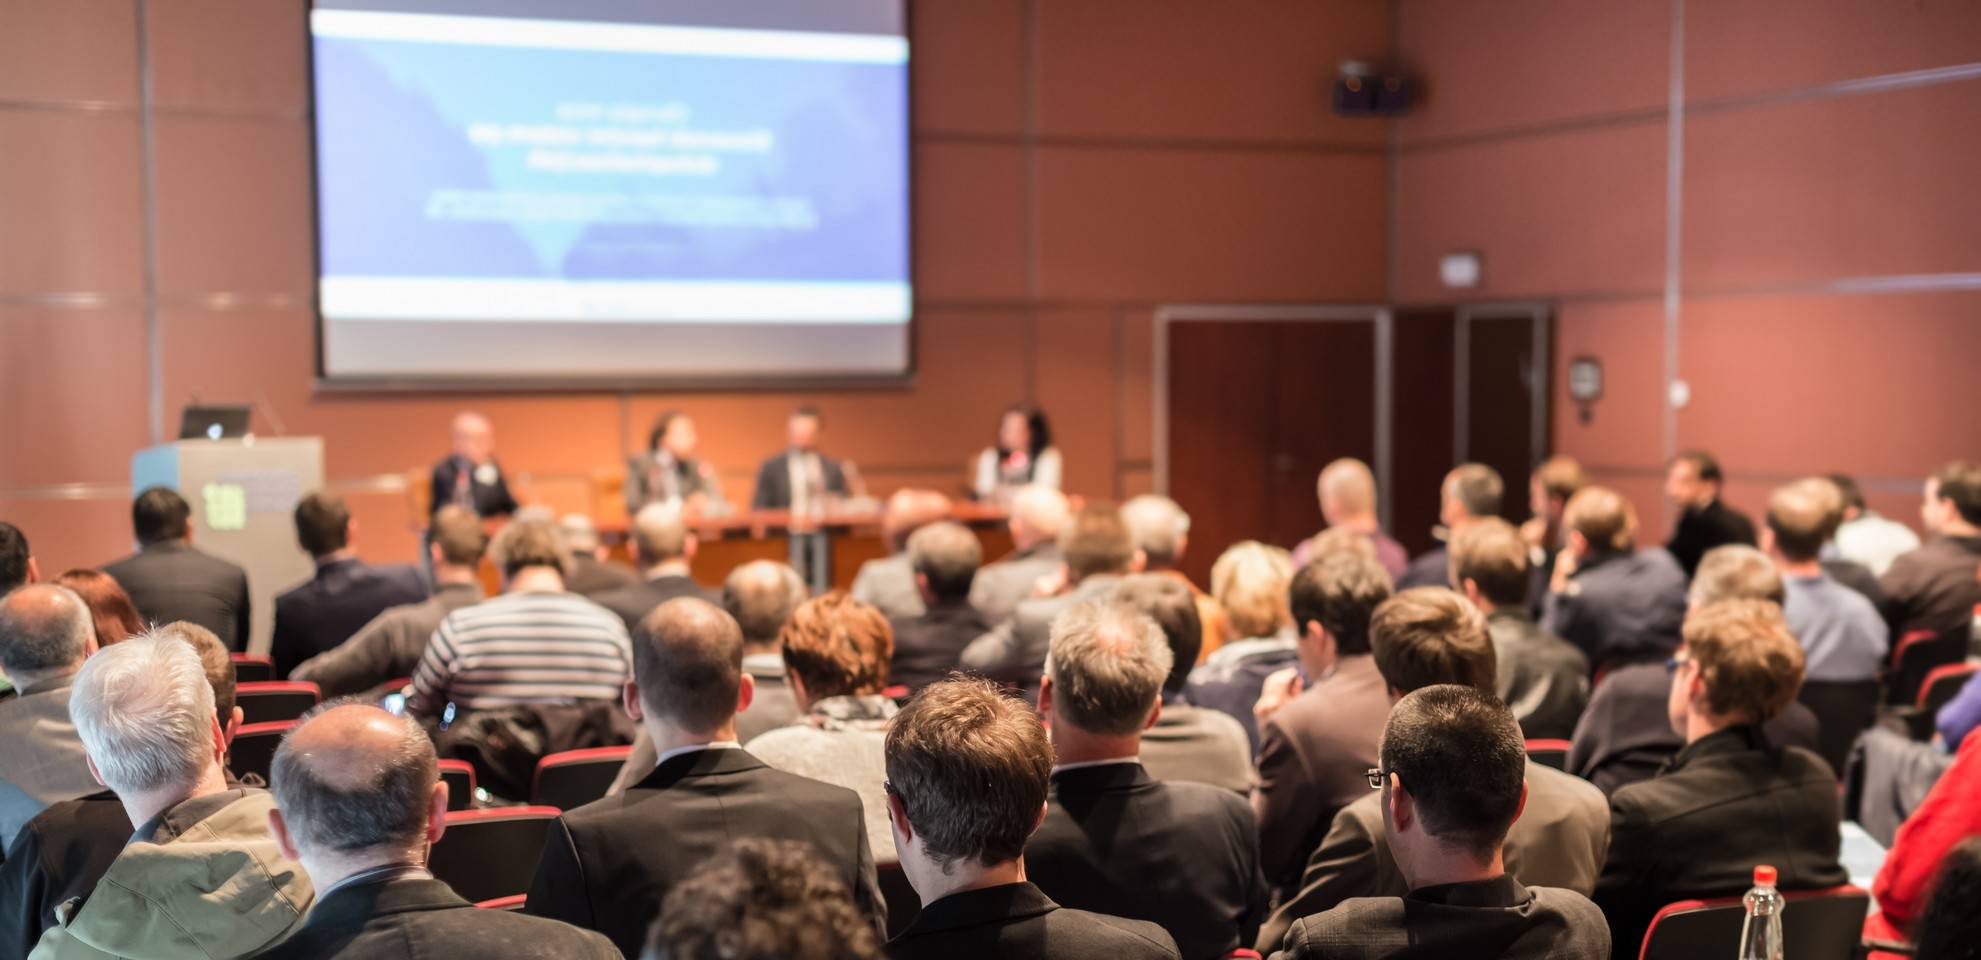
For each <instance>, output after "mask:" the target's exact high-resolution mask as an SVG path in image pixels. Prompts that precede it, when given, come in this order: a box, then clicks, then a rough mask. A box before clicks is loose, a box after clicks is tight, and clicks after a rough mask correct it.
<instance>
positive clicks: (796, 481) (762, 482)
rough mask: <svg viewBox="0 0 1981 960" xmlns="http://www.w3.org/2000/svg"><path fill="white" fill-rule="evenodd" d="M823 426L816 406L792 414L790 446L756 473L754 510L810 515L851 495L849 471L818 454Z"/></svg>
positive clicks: (786, 429)
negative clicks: (783, 511) (827, 501)
mask: <svg viewBox="0 0 1981 960" xmlns="http://www.w3.org/2000/svg"><path fill="white" fill-rule="evenodd" d="M822 425H823V422H822V421H821V419H820V417H819V411H818V408H817V407H814V406H812V405H810V404H806V405H805V406H802V407H799V408H798V409H796V410H793V411H791V419H789V420H787V421H785V423H784V436H785V439H786V440H787V441H788V442H787V445H786V447H785V449H784V451H783V452H781V453H779V454H777V455H776V456H773V457H771V458H770V459H768V460H765V461H764V463H763V467H762V468H761V469H759V470H758V471H757V493H756V499H755V500H754V501H753V502H752V503H751V505H750V506H751V509H755V510H790V511H792V512H794V513H808V512H814V511H818V510H821V509H823V508H824V506H825V501H826V500H828V499H830V498H833V497H844V496H848V495H850V494H851V492H852V491H851V489H850V488H849V487H848V485H847V476H846V468H845V467H844V466H843V465H841V464H840V462H839V461H837V460H834V459H832V458H831V457H828V456H826V455H825V454H822V453H820V452H819V427H820V426H822Z"/></svg>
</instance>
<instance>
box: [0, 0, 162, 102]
mask: <svg viewBox="0 0 1981 960" xmlns="http://www.w3.org/2000/svg"><path fill="white" fill-rule="evenodd" d="M137 61H138V58H137V8H136V7H135V6H133V5H132V3H131V2H130V0H62V2H60V3H50V2H48V0H0V100H20V101H32V100H39V101H53V102H66V103H76V102H92V101H93V102H100V103H120V104H131V103H136V102H137V99H138V70H137Z"/></svg>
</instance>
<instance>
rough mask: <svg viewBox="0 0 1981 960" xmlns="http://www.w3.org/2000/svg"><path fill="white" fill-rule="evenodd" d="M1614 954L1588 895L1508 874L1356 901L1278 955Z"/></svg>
mask: <svg viewBox="0 0 1981 960" xmlns="http://www.w3.org/2000/svg"><path fill="white" fill-rule="evenodd" d="M1636 953H1637V951H1636V950H1635V949H1633V950H1631V955H1632V956H1635V955H1636ZM1609 954H1610V936H1609V930H1608V928H1607V927H1605V926H1604V924H1603V914H1602V912H1601V911H1599V910H1597V909H1596V905H1595V904H1593V903H1590V902H1589V900H1588V898H1586V897H1584V896H1582V895H1581V894H1579V893H1575V892H1574V891H1571V890H1558V889H1555V888H1553V887H1527V886H1522V885H1521V883H1520V881H1518V880H1515V879H1513V878H1512V877H1511V876H1507V875H1505V874H1501V875H1500V876H1498V877H1495V878H1493V879H1491V880H1475V881H1473V882H1470V883H1450V884H1445V885H1443V886H1437V887H1425V888H1423V889H1421V890H1413V891H1411V892H1410V895H1409V896H1406V897H1366V898H1360V899H1355V900H1350V901H1348V902H1347V903H1344V904H1342V905H1341V906H1339V907H1336V908H1335V909H1333V910H1330V911H1328V912H1327V913H1323V914H1317V915H1315V916H1311V917H1308V918H1306V919H1304V920H1301V921H1300V922H1299V923H1296V924H1294V925H1293V930H1292V932H1291V933H1289V934H1287V937H1286V949H1285V950H1284V951H1282V952H1280V953H1275V954H1273V958H1274V960H1282V958H1284V960H1306V958H1310V957H1313V958H1320V957H1327V958H1336V957H1339V958H1343V960H1351V958H1352V960H1404V958H1425V960H1429V958H1445V957H1476V958H1480V960H1491V958H1502V960H1530V958H1531V960H1543V958H1566V960H1600V958H1602V957H1607V956H1609Z"/></svg>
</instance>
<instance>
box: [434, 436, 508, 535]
mask: <svg viewBox="0 0 1981 960" xmlns="http://www.w3.org/2000/svg"><path fill="white" fill-rule="evenodd" d="M453 437H454V452H452V453H450V454H448V455H447V458H446V459H444V460H442V461H440V462H439V463H436V464H434V465H433V496H432V497H431V498H430V499H429V500H428V506H427V509H428V510H430V511H438V510H439V509H440V508H441V507H444V506H447V505H448V504H450V503H451V504H456V505H458V506H463V507H468V508H470V509H472V510H474V511H475V512H476V513H477V514H480V515H481V516H484V517H506V516H508V515H510V514H512V513H515V512H516V498H515V497H513V496H511V495H510V493H509V483H508V481H506V480H505V479H503V476H502V467H501V466H499V465H498V464H496V462H495V425H494V424H491V423H489V422H488V418H487V417H484V416H482V415H481V414H479V413H474V412H472V411H462V412H461V413H458V414H455V415H454V425H453Z"/></svg>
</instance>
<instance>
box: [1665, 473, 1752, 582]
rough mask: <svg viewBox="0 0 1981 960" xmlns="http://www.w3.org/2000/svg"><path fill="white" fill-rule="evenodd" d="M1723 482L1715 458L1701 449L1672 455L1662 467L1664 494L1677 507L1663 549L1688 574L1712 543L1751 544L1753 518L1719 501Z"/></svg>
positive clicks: (1696, 566)
mask: <svg viewBox="0 0 1981 960" xmlns="http://www.w3.org/2000/svg"><path fill="white" fill-rule="evenodd" d="M1725 483H1726V476H1725V474H1723V473H1721V472H1720V464H1719V461H1718V460H1715V459H1713V455H1712V454H1710V453H1707V452H1705V451H1703V450H1688V451H1686V452H1684V453H1681V454H1679V455H1678V456H1676V457H1673V458H1672V461H1671V466H1669V467H1668V468H1666V470H1665V496H1667V497H1670V498H1671V499H1672V502H1673V503H1676V504H1677V505H1678V508H1679V514H1678V525H1677V526H1676V527H1674V528H1673V529H1672V535H1671V540H1670V541H1669V542H1667V543H1666V544H1665V549H1666V550H1669V551H1671V555H1672V559H1674V560H1677V561H1678V565H1679V566H1680V567H1681V568H1683V569H1684V570H1685V575H1686V576H1688V577H1690V576H1692V575H1693V574H1694V573H1695V572H1697V571H1698V569H1699V561H1700V560H1701V559H1703V558H1704V557H1705V556H1706V553H1707V551H1709V550H1712V549H1713V548H1714V547H1724V546H1728V545H1731V544H1738V545H1743V546H1749V547H1751V546H1754V543H1755V540H1754V521H1752V520H1749V519H1747V515H1746V514H1744V513H1741V512H1740V511H1738V510H1735V509H1733V508H1731V507H1729V506H1727V505H1726V504H1725V503H1722V502H1721V501H1720V490H1721V487H1722V486H1724V485H1725Z"/></svg>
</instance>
